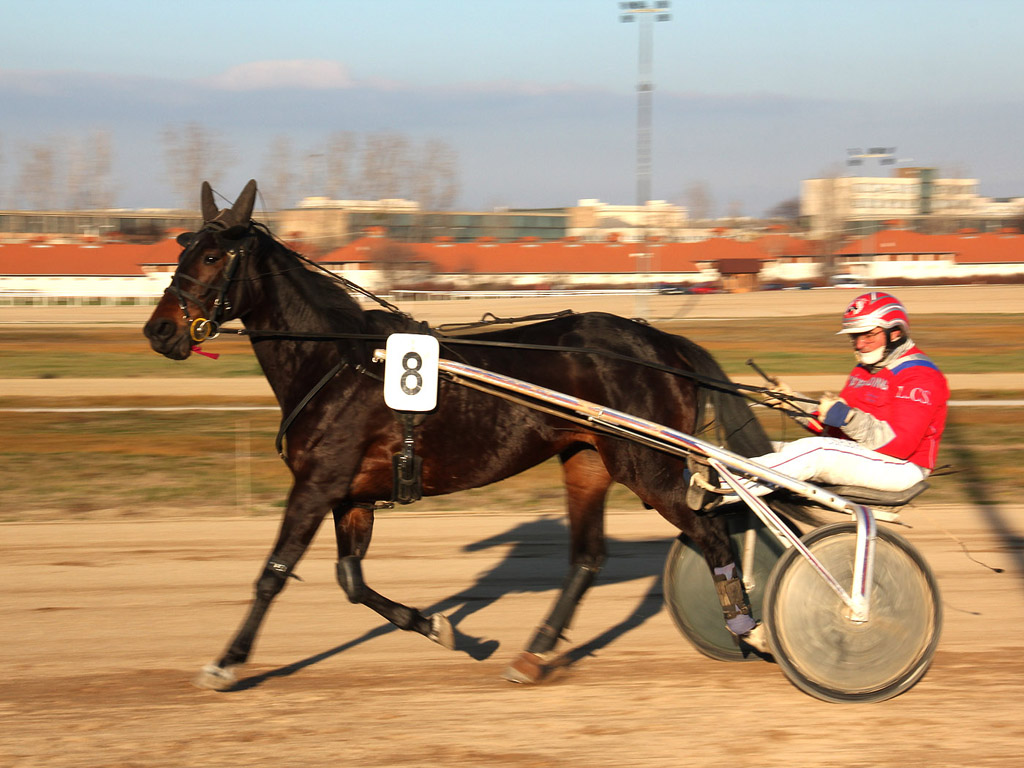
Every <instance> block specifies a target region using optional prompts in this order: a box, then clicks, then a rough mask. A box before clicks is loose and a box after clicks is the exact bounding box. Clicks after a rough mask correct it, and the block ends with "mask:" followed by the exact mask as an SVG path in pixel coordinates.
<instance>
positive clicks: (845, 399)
mask: <svg viewBox="0 0 1024 768" xmlns="http://www.w3.org/2000/svg"><path fill="white" fill-rule="evenodd" d="M839 334H845V335H847V336H849V337H850V341H851V342H852V343H853V351H854V355H855V356H856V358H857V365H856V367H854V369H853V371H851V372H850V375H849V377H848V378H847V380H846V386H844V387H843V389H842V391H841V392H840V393H839V395H838V396H836V395H834V394H832V393H831V392H826V393H824V394H823V395H822V397H821V401H820V402H819V404H818V414H817V421H818V423H817V424H815V423H814V422H813V421H812V420H811V419H806V420H804V421H806V422H808V423H807V426H808V428H811V429H812V431H816V430H815V429H814V427H820V429H821V432H820V434H819V435H818V436H817V437H806V438H803V439H801V440H794V441H793V442H790V443H780V444H776V445H775V448H776V450H775V452H774V453H769V454H766V455H764V456H756V457H753V458H752V461H756V462H757V463H759V464H762V465H764V466H766V467H769V468H771V469H775V470H777V471H779V472H781V473H783V474H785V475H789V476H790V477H793V478H796V479H797V480H806V481H810V482H816V483H821V484H826V485H851V486H861V487H865V488H872V489H874V490H877V491H895V492H898V491H905V490H907V489H908V488H911V487H912V486H914V485H916V484H917V483H919V482H921V481H922V480H924V479H925V478H926V477H928V475H929V474H930V473H931V471H932V470H933V469H934V468H935V461H936V457H937V455H938V452H939V441H940V440H941V439H942V432H943V429H944V428H945V424H946V403H947V401H948V399H949V386H948V384H947V383H946V377H945V376H943V375H942V372H941V371H940V370H939V368H938V366H936V365H935V363H934V362H932V360H931V359H930V358H929V357H927V356H926V355H925V354H924V353H922V352H921V350H920V349H918V348H917V346H916V345H915V344H914V342H913V341H912V340H911V338H910V320H909V318H908V317H907V311H906V309H905V308H904V306H903V304H901V303H900V302H899V300H897V299H896V297H894V296H892V295H890V294H888V293H883V292H881V291H871V292H870V293H865V294H863V295H861V296H858V297H857V298H855V299H854V300H853V301H852V302H850V305H849V306H848V307H847V308H846V312H844V313H843V327H842V329H841V330H840V331H839ZM790 391H792V390H790ZM751 490H752V491H753V492H754V493H755V494H757V495H763V494H765V493H768V492H770V491H771V490H772V488H771V487H768V486H764V485H757V484H755V485H753V486H752V487H751Z"/></svg>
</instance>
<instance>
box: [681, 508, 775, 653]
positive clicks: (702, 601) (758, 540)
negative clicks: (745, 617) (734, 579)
mask: <svg viewBox="0 0 1024 768" xmlns="http://www.w3.org/2000/svg"><path fill="white" fill-rule="evenodd" d="M748 524H752V525H753V526H754V531H755V545H754V569H753V570H754V586H753V588H752V589H749V590H748V592H747V597H748V600H749V602H750V610H751V614H752V615H753V617H754V619H756V620H760V618H761V601H762V598H763V596H764V589H765V584H766V583H767V581H768V575H769V574H770V573H771V570H772V566H774V565H775V562H776V561H777V560H778V558H779V555H780V554H781V553H782V552H783V551H784V547H783V546H782V544H781V543H780V542H779V540H778V539H777V538H776V537H775V536H774V535H773V534H772V533H770V532H769V531H768V529H767V528H765V527H764V524H763V523H762V522H761V521H760V520H759V519H757V518H756V517H755V516H754V515H753V514H749V515H748V514H745V513H740V514H737V515H735V516H733V518H732V519H731V520H730V522H729V532H730V537H731V538H732V542H733V547H734V548H735V551H736V556H737V559H736V562H737V563H739V562H741V561H742V557H743V555H742V553H743V541H744V538H745V531H746V528H747V527H748ZM662 587H663V590H664V593H665V607H666V608H668V612H669V614H670V615H671V616H672V620H673V621H674V622H675V623H676V626H677V627H678V628H679V631H680V632H682V633H683V635H684V636H685V637H686V639H687V640H689V641H690V642H691V643H693V645H694V647H696V648H697V650H698V651H700V652H701V653H703V654H704V655H706V656H710V657H711V658H713V659H718V660H719V661H748V660H753V661H756V660H758V659H759V658H760V657H759V656H757V654H755V653H751V652H749V651H743V650H741V649H740V647H739V644H738V643H737V642H736V638H735V637H734V636H733V634H732V633H731V632H729V630H728V629H726V627H725V619H724V618H723V617H722V608H721V606H720V605H719V600H718V594H717V593H716V592H715V584H714V582H713V581H712V580H711V571H710V570H709V569H708V564H707V561H706V560H704V555H703V554H701V551H700V549H699V548H698V547H697V545H696V544H694V543H693V542H692V541H691V540H690V539H688V538H687V537H686V536H683V535H680V536H679V538H678V539H676V541H675V543H674V544H673V545H672V549H671V550H670V551H669V554H668V558H667V559H666V560H665V571H664V574H663V576H662Z"/></svg>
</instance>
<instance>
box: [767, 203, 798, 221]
mask: <svg viewBox="0 0 1024 768" xmlns="http://www.w3.org/2000/svg"><path fill="white" fill-rule="evenodd" d="M765 216H767V217H768V218H769V219H782V220H783V221H788V222H796V221H797V219H799V218H800V198H799V197H791V198H789V199H788V200H783V201H782V202H781V203H776V204H775V205H773V206H772V207H771V208H769V209H768V210H767V211H765Z"/></svg>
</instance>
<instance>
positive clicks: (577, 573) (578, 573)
mask: <svg viewBox="0 0 1024 768" xmlns="http://www.w3.org/2000/svg"><path fill="white" fill-rule="evenodd" d="M600 570H601V569H600V568H599V567H596V566H587V565H577V566H575V567H574V568H573V570H572V571H571V572H570V573H569V575H568V577H566V580H565V584H563V585H562V593H561V594H560V595H559V596H558V599H557V600H556V601H555V607H554V608H552V609H551V613H550V614H549V615H548V618H547V621H545V622H544V623H543V624H542V625H541V626H540V628H539V629H538V630H537V634H535V635H534V636H533V640H531V641H530V644H529V645H528V646H527V647H526V650H527V652H529V653H538V654H539V653H547V652H548V651H550V650H551V649H552V648H554V647H555V644H556V643H558V640H559V638H561V636H562V632H563V631H564V630H565V628H566V627H567V626H569V622H570V621H572V617H573V614H574V613H576V607H577V606H578V605H579V602H580V599H582V597H583V593H584V592H586V591H587V589H589V588H590V585H591V584H593V583H594V579H596V578H597V574H598V572H599V571H600Z"/></svg>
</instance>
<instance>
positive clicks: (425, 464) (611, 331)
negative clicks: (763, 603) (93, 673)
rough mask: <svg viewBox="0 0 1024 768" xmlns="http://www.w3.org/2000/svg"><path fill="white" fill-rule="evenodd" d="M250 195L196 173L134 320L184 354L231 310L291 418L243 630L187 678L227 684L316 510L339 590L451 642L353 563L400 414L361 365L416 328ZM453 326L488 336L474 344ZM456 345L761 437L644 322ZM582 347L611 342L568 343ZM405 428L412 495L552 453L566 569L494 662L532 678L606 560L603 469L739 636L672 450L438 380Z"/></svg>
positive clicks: (582, 392) (725, 430) (664, 412)
mask: <svg viewBox="0 0 1024 768" xmlns="http://www.w3.org/2000/svg"><path fill="white" fill-rule="evenodd" d="M255 194H256V184H255V182H254V181H251V182H249V184H248V185H247V186H246V188H245V190H244V191H243V192H242V194H241V195H240V196H239V198H238V200H237V201H236V202H235V203H234V205H233V206H232V207H231V208H228V209H224V210H219V209H218V207H217V206H216V204H215V203H214V201H213V195H212V192H211V190H210V188H209V185H207V184H204V185H203V190H202V213H203V219H204V225H203V227H202V228H201V229H200V230H199V231H198V232H196V233H194V234H191V235H190V236H187V237H183V238H181V242H182V244H183V246H184V249H183V252H182V254H181V257H180V263H179V265H178V268H177V271H176V272H175V274H174V277H173V279H172V281H171V286H170V287H169V288H168V289H167V291H166V292H165V294H164V297H163V299H162V300H161V301H160V303H159V304H158V305H157V307H156V309H155V310H154V311H153V314H152V317H151V318H150V320H149V322H147V323H146V326H145V334H146V336H147V337H148V338H149V341H150V344H151V345H152V347H153V349H154V350H156V351H157V352H159V353H161V354H163V355H166V356H167V357H169V358H172V359H175V360H183V359H185V358H187V357H188V356H189V354H190V352H191V349H192V346H193V344H194V343H195V338H196V337H197V336H198V337H199V338H202V337H203V335H204V334H205V333H207V332H208V331H209V329H210V328H211V327H215V326H216V325H219V323H222V322H225V321H228V320H231V319H235V318H237V319H239V320H241V322H242V324H243V325H244V327H245V329H246V332H247V333H249V335H250V337H251V339H252V344H253V349H254V350H255V353H256V357H257V359H258V360H259V363H260V365H261V366H262V368H263V371H264V373H265V374H266V377H267V380H268V381H269V382H270V385H271V387H272V388H273V391H274V394H275V395H276V397H277V400H278V402H279V404H280V406H281V410H282V413H283V414H284V415H285V416H286V417H288V416H293V417H294V418H293V420H291V421H290V424H289V425H288V427H287V450H286V452H285V460H286V462H287V464H288V467H289V469H290V470H291V472H292V475H293V477H294V484H293V486H292V489H291V492H290V494H289V497H288V506H287V510H286V511H285V513H284V518H283V520H282V523H281V528H280V532H279V534H278V537H277V541H276V543H275V544H274V547H273V550H272V552H271V554H270V557H269V558H268V560H267V563H266V565H265V567H264V569H263V571H262V573H261V575H260V576H259V579H258V580H257V582H256V587H255V600H254V602H253V604H252V606H251V609H250V611H249V614H248V616H247V617H246V619H245V621H244V623H243V624H242V626H241V628H240V630H239V631H238V633H237V634H236V635H235V637H234V639H233V640H232V642H231V644H230V645H229V646H228V648H227V650H226V651H225V653H224V654H223V655H222V656H221V657H220V659H219V660H218V661H217V662H216V664H213V665H210V666H208V667H206V668H205V669H204V672H203V674H202V675H201V676H200V678H198V679H197V684H200V685H203V686H205V687H212V688H218V689H226V688H230V687H231V686H232V685H233V684H234V682H235V680H236V676H235V672H234V668H235V667H237V666H239V665H241V664H242V663H244V662H245V661H246V660H247V659H248V657H249V654H250V651H251V649H252V646H253V642H254V640H255V637H256V634H257V630H258V628H259V626H260V623H261V621H262V620H263V617H264V614H265V613H266V611H267V609H268V607H269V606H270V603H271V601H272V600H273V598H274V596H275V595H277V593H278V592H280V591H281V589H282V588H283V587H284V585H285V584H286V583H287V580H288V578H289V576H290V575H291V574H292V572H293V569H294V568H295V566H296V564H297V563H298V561H299V559H300V558H301V557H302V555H303V553H304V552H305V551H306V548H307V547H308V546H309V543H310V541H311V540H312V538H313V535H314V533H315V532H316V530H317V528H318V527H319V525H320V523H321V521H322V520H323V518H324V516H325V514H326V513H327V512H328V511H331V512H332V513H333V517H334V529H335V535H336V537H337V546H338V565H337V578H338V581H339V583H340V585H341V586H342V588H343V589H344V591H345V593H346V594H347V596H348V598H349V600H351V601H352V602H357V603H363V604H365V605H367V606H369V607H370V608H372V609H373V610H375V611H377V612H378V613H379V614H381V615H382V616H383V617H385V618H386V619H388V620H389V621H390V622H392V623H393V624H395V625H396V626H397V627H400V628H401V629H407V630H414V631H416V632H418V633H420V634H423V635H425V636H427V637H429V638H431V639H433V640H435V641H437V642H440V643H442V644H444V645H446V646H448V647H453V646H454V641H453V631H452V628H451V625H450V623H449V622H448V620H447V619H446V618H445V617H444V616H441V615H440V614H433V615H431V616H424V615H422V614H421V613H419V612H418V611H417V610H415V609H413V608H410V607H407V606H405V605H402V604H400V603H396V602H393V601H391V600H389V599H388V598H386V597H384V596H383V595H380V594H379V593H377V592H375V591H374V590H373V589H371V588H370V587H369V586H367V585H366V584H365V583H364V581H363V578H362V572H361V566H360V563H361V561H362V558H363V557H364V556H365V555H366V552H367V549H368V547H369V544H370V535H371V531H372V528H373V509H374V504H375V503H376V502H380V501H384V500H388V499H392V498H393V491H394V488H393V486H394V484H395V483H394V476H393V465H392V459H393V456H394V455H395V454H398V453H399V452H400V451H401V448H402V429H401V427H400V423H399V421H398V420H397V419H396V416H395V413H394V412H392V411H391V410H390V409H389V408H388V407H387V406H386V405H385V403H384V399H383V395H382V384H381V375H382V373H383V365H382V364H380V363H375V362H373V360H372V351H373V349H374V348H377V347H381V346H383V342H384V340H385V338H386V337H387V336H388V335H389V334H391V333H394V332H398V331H404V332H410V331H412V332H423V330H424V329H423V328H422V326H420V325H418V324H416V323H414V322H412V321H411V319H410V318H408V317H407V316H404V315H401V314H399V313H395V312H387V311H382V310H373V311H364V310H362V309H361V308H360V307H359V305H358V304H357V302H356V301H355V300H354V299H353V298H352V297H351V296H350V294H349V292H348V291H347V290H346V289H345V288H344V287H343V286H342V284H341V283H340V282H339V281H338V280H337V279H336V278H334V277H333V276H331V275H329V274H327V273H325V272H324V271H322V270H318V269H316V268H315V267H314V266H313V265H312V264H310V263H309V262H307V261H305V260H304V259H302V258H301V257H300V256H299V255H298V254H296V253H294V252H292V251H290V250H289V249H288V248H286V247H285V246H283V245H282V244H281V243H280V242H278V241H277V240H276V239H275V238H274V237H273V236H272V235H271V234H270V233H269V232H268V231H267V230H266V229H265V228H264V227H262V226H261V225H258V224H254V223H253V222H252V221H251V216H252V210H253V203H254V199H255ZM207 320H209V321H212V322H213V323H214V324H215V325H214V326H210V325H208V324H206V322H205V321H207ZM467 340H468V341H482V342H488V344H487V345H480V346H474V345H473V344H467V343H466V342H467ZM460 342H461V343H460V344H458V346H455V345H454V344H450V343H448V342H446V340H445V338H444V337H442V338H441V350H442V352H441V354H442V356H448V357H453V358H458V359H460V360H462V361H464V362H467V363H469V364H471V365H475V366H478V367H480V368H484V369H487V370H491V371H495V372H499V373H505V374H508V375H511V376H515V377H517V378H520V379H525V380H527V381H530V382H533V383H536V384H539V385H541V386H545V387H549V388H551V389H555V390H559V391H562V392H566V393H568V394H571V395H575V396H578V397H581V398H584V399H587V400H591V401H594V402H598V403H602V404H605V405H608V406H611V407H613V408H617V409H619V410H622V411H625V412H627V413H631V414H634V415H636V416H639V417H642V418H646V419H650V420H653V421H657V422H659V423H663V424H667V425H669V426H672V427H675V428H677V429H680V430H683V431H685V432H688V433H691V434H692V433H693V432H694V430H695V429H696V428H697V426H698V424H699V423H700V422H701V420H702V419H703V416H702V413H703V410H704V406H705V404H710V405H712V406H713V408H714V418H715V419H716V420H717V423H718V424H719V425H720V427H721V428H722V432H721V434H723V435H725V436H726V441H727V445H728V447H729V448H730V449H732V450H734V451H735V452H737V453H740V454H743V455H746V456H753V455H757V454H759V453H763V452H767V451H768V450H769V445H768V441H767V437H766V436H765V434H764V432H763V431H762V430H761V428H760V427H759V426H758V424H757V422H756V420H755V419H754V418H753V417H752V416H751V413H750V411H749V409H748V407H747V405H746V402H745V401H744V400H743V399H742V398H739V397H736V396H735V395H730V394H726V393H724V392H720V391H717V390H714V389H711V390H709V389H707V388H704V387H701V386H699V385H698V384H697V383H695V381H694V380H693V379H691V378H687V377H686V376H681V375H678V374H675V373H671V372H666V371H665V370H664V368H666V367H667V368H672V369H677V370H678V371H679V372H682V373H685V372H693V373H695V374H702V375H703V376H705V377H714V378H718V379H722V380H724V379H725V376H724V374H723V373H722V371H721V369H720V368H719V367H718V365H717V364H716V363H715V362H714V360H713V359H712V358H711V356H710V355H709V354H708V353H707V352H706V351H705V350H703V349H702V348H700V347H699V346H697V345H696V344H693V343H692V342H690V341H688V340H686V339H684V338H681V337H679V336H673V335H670V334H667V333H664V332H661V331H658V330H656V329H654V328H651V327H650V326H648V325H645V324H642V323H637V322H633V321H631V320H627V319H624V318H621V317H617V316H614V315H609V314H603V313H586V314H571V315H566V316H563V317H559V318H556V319H552V320H547V321H543V322H537V323H533V324H529V325H523V326H519V327H515V328H513V329H511V330H501V331H492V332H489V333H479V334H476V335H471V336H462V337H460ZM494 342H502V343H505V344H508V346H501V345H494V344H493V343H494ZM515 345H527V348H523V346H518V347H517V346H515ZM529 345H533V346H543V347H552V346H553V347H558V348H561V349H559V350H554V351H552V350H551V349H530V348H528V346H529ZM580 348H587V349H590V350H600V351H605V352H607V353H610V354H604V355H601V354H581V353H580V351H579V350H580ZM574 349H575V350H576V351H573V350H574ZM627 358H628V359H627ZM637 361H642V362H646V363H650V364H653V367H651V366H645V365H642V364H640V362H637ZM658 366H661V367H662V369H661V370H659V369H658ZM324 380H326V383H325V384H323V386H322V388H321V389H319V390H317V389H316V387H317V385H318V383H321V382H323V381H324ZM314 392H315V394H313V396H312V397H311V398H310V399H309V401H308V402H307V403H306V404H305V405H302V406H300V404H301V403H302V401H303V400H305V399H307V398H308V397H309V395H310V394H311V393H314ZM414 438H415V450H416V454H417V455H418V456H419V457H421V458H422V472H421V482H422V492H423V494H424V495H438V494H446V493H454V492H456V491H461V490H464V489H467V488H475V487H478V486H482V485H486V484H488V483H493V482H495V481H497V480H501V479H503V478H506V477H509V476H511V475H514V474H516V473H519V472H522V471H524V470H526V469H528V468H530V467H532V466H534V465H536V464H539V463H540V462H543V461H545V460H546V459H548V458H551V457H552V456H558V457H559V458H560V459H561V462H562V467H563V472H564V481H565V488H566V496H567V506H568V516H569V527H570V538H571V541H570V562H571V567H570V570H569V573H568V576H567V578H566V580H565V583H564V584H563V587H562V591H561V594H560V596H559V599H558V600H557V601H556V604H555V606H554V607H553V609H552V611H551V613H550V615H549V616H548V617H547V618H546V619H545V620H544V621H543V622H542V623H541V624H540V626H539V627H538V628H537V630H536V632H535V634H534V635H533V637H532V639H531V640H530V642H529V644H528V645H527V647H526V649H525V651H523V653H521V654H520V656H519V657H518V658H517V659H516V660H515V661H514V662H513V664H512V665H511V667H510V668H509V670H508V672H507V673H506V677H508V678H509V679H512V680H516V681H520V682H537V681H539V680H540V679H541V678H543V676H544V675H545V673H546V670H547V669H548V667H547V666H546V662H547V661H548V660H549V659H550V657H551V655H552V653H553V651H554V649H555V646H556V644H557V642H558V640H559V637H560V635H561V634H562V631H563V630H564V629H565V628H566V626H567V625H568V624H569V621H570V620H571V618H572V615H573V612H574V611H575V609H576V606H577V604H578V603H579V601H580V599H581V598H582V596H583V593H584V592H585V591H586V589H587V588H588V587H589V586H590V584H591V583H592V581H593V579H594V577H595V576H596V574H597V572H598V570H599V569H600V568H601V565H602V563H603V561H604V559H605V546H604V504H605V496H606V493H607V491H608V489H609V486H610V485H611V484H612V483H613V482H618V483H622V484H623V485H625V486H627V487H628V488H629V489H630V490H632V491H633V492H634V493H635V494H636V495H637V496H638V497H639V498H640V499H641V500H642V501H643V502H644V503H645V504H647V505H648V506H650V507H653V508H654V509H656V510H657V511H658V512H659V513H661V514H662V515H663V516H664V517H665V518H666V519H667V520H668V521H669V522H671V523H672V524H673V525H675V526H676V527H677V528H678V529H679V530H680V531H682V532H683V533H685V534H686V535H687V536H689V537H690V538H691V539H692V540H693V541H695V542H696V543H697V544H698V545H699V546H700V547H701V549H702V550H703V552H704V553H705V558H706V560H707V562H708V565H709V567H710V568H712V569H713V571H714V573H715V574H716V578H715V583H716V586H717V587H718V590H719V596H720V598H721V601H722V606H723V612H724V617H723V620H728V622H727V623H728V624H729V626H730V628H731V629H733V630H734V631H735V632H736V634H739V635H743V634H745V633H747V632H749V631H750V629H751V627H752V626H753V622H752V620H751V619H750V617H749V612H748V609H747V607H746V605H745V598H744V596H743V592H742V586H741V582H740V580H739V579H738V578H737V576H738V574H737V573H736V569H735V567H734V566H733V563H734V561H735V556H734V554H733V552H732V549H731V546H730V543H729V538H728V535H727V531H726V528H725V525H724V524H723V521H722V520H721V518H718V517H714V516H701V515H698V514H695V513H694V512H693V511H692V510H691V509H689V508H688V507H687V506H686V503H685V499H686V485H685V482H684V469H685V463H686V462H685V461H684V460H681V459H679V458H676V457H673V456H670V455H667V454H665V453H662V452H659V451H657V450H655V449H653V448H649V447H645V446H643V445H639V444H637V443H635V442H631V441H629V440H625V439H622V438H620V437H615V436H611V435H605V434H599V433H595V432H593V431H591V430H589V429H588V428H587V427H585V426H581V425H578V424H573V423H570V422H569V421H566V420H565V419H562V418H559V417H558V416H557V415H553V414H547V413H541V412H538V411H535V410H531V409H528V408H525V407H523V406H522V405H517V404H515V403H510V402H507V401H505V400H502V399H498V398H495V397H493V396H492V395H489V394H485V393H482V392H478V391H474V390H471V389H467V388H465V387H462V386H459V385H457V384H454V383H451V382H448V381H444V380H442V381H441V383H440V391H439V396H438V405H437V408H436V410H435V411H433V412H431V413H429V414H427V415H426V416H425V417H421V418H419V419H418V420H417V423H416V424H415V427H414Z"/></svg>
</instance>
